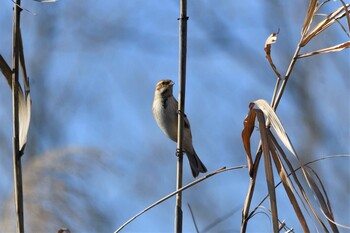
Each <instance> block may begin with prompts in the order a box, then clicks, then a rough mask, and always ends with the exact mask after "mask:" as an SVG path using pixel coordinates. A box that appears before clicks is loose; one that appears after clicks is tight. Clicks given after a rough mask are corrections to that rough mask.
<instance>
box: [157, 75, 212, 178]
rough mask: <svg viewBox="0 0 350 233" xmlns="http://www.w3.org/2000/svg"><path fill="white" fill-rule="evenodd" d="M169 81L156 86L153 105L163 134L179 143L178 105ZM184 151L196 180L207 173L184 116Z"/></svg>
mask: <svg viewBox="0 0 350 233" xmlns="http://www.w3.org/2000/svg"><path fill="white" fill-rule="evenodd" d="M174 84H175V83H174V82H173V81H171V80H169V79H164V80H160V81H159V82H158V83H157V85H156V90H155V92H154V100H153V105H152V113H153V116H154V118H155V120H156V122H157V124H158V126H159V128H160V129H161V130H162V131H163V133H164V134H165V135H166V136H168V137H169V138H170V139H171V140H173V141H174V142H177V130H178V128H177V125H178V103H177V100H176V99H175V97H174V96H173V85H174ZM183 150H184V152H185V153H186V155H187V158H188V161H189V164H190V167H191V171H192V175H193V177H194V178H196V177H197V176H198V175H199V173H200V172H201V173H205V172H207V168H206V167H205V166H204V164H203V163H202V161H201V160H200V159H199V157H198V155H197V153H196V151H195V150H194V148H193V144H192V133H191V127H190V122H189V121H188V119H187V116H186V115H185V116H184V128H183Z"/></svg>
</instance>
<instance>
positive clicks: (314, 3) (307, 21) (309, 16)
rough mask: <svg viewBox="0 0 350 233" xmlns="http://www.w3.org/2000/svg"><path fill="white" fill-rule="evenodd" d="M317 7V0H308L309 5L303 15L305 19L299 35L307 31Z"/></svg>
mask: <svg viewBox="0 0 350 233" xmlns="http://www.w3.org/2000/svg"><path fill="white" fill-rule="evenodd" d="M316 9H317V0H310V3H309V7H308V9H307V14H306V17H305V21H304V24H303V27H302V30H301V35H302V36H304V35H306V33H307V31H308V30H309V28H310V25H311V22H312V18H313V17H314V14H315V11H316Z"/></svg>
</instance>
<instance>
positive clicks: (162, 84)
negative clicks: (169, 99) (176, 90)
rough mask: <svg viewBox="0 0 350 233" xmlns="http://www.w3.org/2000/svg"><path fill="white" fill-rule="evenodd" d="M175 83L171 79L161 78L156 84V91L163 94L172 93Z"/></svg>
mask: <svg viewBox="0 0 350 233" xmlns="http://www.w3.org/2000/svg"><path fill="white" fill-rule="evenodd" d="M174 84H175V83H174V82H173V81H171V80H170V79H164V80H160V81H159V82H158V83H157V85H156V92H157V91H158V92H159V93H160V94H161V95H172V94H173V85H174Z"/></svg>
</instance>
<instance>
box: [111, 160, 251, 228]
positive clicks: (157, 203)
mask: <svg viewBox="0 0 350 233" xmlns="http://www.w3.org/2000/svg"><path fill="white" fill-rule="evenodd" d="M241 168H247V166H246V165H241V166H236V167H229V168H226V167H223V168H220V169H218V170H215V171H213V172H211V173H209V174H208V175H206V176H203V177H202V178H199V179H197V180H195V181H193V182H191V183H189V184H187V185H185V186H183V187H181V188H180V189H178V190H176V191H174V192H172V193H170V194H168V195H167V196H165V197H163V198H162V199H160V200H158V201H156V202H155V203H153V204H152V205H150V206H148V207H147V208H145V209H144V210H142V211H141V212H139V213H138V214H136V215H135V216H133V217H132V218H130V219H129V220H128V221H126V222H125V223H124V224H123V225H121V226H120V227H119V228H118V229H117V230H116V231H115V232H114V233H118V232H120V231H121V230H122V229H123V228H124V227H126V226H127V225H128V224H129V223H131V222H132V221H134V220H135V219H136V218H137V217H139V216H140V215H142V214H144V213H145V212H147V211H148V210H150V209H152V208H153V207H155V206H157V205H159V204H160V203H162V202H164V201H166V200H168V199H169V198H171V197H173V196H175V195H176V194H177V193H180V192H183V191H185V190H186V189H188V188H190V187H192V186H194V185H196V184H198V183H200V182H202V181H204V180H206V179H208V178H209V177H211V176H214V175H216V174H219V173H222V172H226V171H231V170H237V169H241Z"/></svg>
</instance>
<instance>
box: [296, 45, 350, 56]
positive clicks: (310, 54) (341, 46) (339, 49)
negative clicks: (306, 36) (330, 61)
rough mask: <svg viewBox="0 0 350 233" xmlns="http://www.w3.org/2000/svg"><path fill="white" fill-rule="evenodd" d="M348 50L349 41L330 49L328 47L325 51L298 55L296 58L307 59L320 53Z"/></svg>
mask: <svg viewBox="0 0 350 233" xmlns="http://www.w3.org/2000/svg"><path fill="white" fill-rule="evenodd" d="M348 48H350V41H347V42H344V43H342V44H338V45H335V46H332V47H328V48H325V49H320V50H316V51H313V52H310V53H305V54H299V55H298V56H297V58H303V57H309V56H312V55H315V54H321V53H330V52H339V51H342V50H343V49H348Z"/></svg>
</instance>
